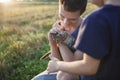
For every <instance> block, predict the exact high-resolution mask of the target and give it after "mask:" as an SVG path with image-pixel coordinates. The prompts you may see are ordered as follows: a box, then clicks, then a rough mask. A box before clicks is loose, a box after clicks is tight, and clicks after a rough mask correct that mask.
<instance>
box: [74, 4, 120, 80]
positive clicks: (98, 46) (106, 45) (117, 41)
mask: <svg viewBox="0 0 120 80" xmlns="http://www.w3.org/2000/svg"><path fill="white" fill-rule="evenodd" d="M79 34H80V37H79V41H80V42H79V44H78V46H77V47H76V49H78V50H80V51H82V52H85V53H86V54H88V55H90V56H91V57H93V58H96V59H99V60H101V63H100V66H99V69H98V71H97V73H96V74H95V75H91V76H87V75H86V76H85V75H84V76H82V80H119V79H120V6H113V5H105V6H103V7H102V8H101V9H99V10H97V11H95V12H93V13H92V14H90V15H89V16H88V17H87V18H86V19H85V21H84V22H83V24H82V25H81V27H80V32H79Z"/></svg>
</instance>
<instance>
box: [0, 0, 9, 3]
mask: <svg viewBox="0 0 120 80" xmlns="http://www.w3.org/2000/svg"><path fill="white" fill-rule="evenodd" d="M8 2H10V0H0V3H8Z"/></svg>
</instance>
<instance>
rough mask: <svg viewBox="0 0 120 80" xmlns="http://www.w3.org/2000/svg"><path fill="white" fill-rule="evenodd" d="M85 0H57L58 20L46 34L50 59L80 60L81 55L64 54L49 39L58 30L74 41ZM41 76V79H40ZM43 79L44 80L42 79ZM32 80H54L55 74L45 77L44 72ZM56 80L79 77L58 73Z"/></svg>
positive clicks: (57, 45)
mask: <svg viewBox="0 0 120 80" xmlns="http://www.w3.org/2000/svg"><path fill="white" fill-rule="evenodd" d="M86 5H87V0H75V1H74V0H59V18H60V21H57V22H56V23H55V24H54V25H53V28H52V29H51V30H50V32H49V34H48V39H49V43H50V47H51V55H50V56H51V57H56V58H58V59H59V60H63V61H74V60H78V59H81V58H82V54H79V55H78V54H73V53H69V54H64V53H63V52H62V50H61V49H62V48H61V47H60V46H59V44H57V43H56V42H55V41H54V40H53V39H52V37H51V35H50V34H51V33H55V32H58V31H60V30H65V31H67V32H68V33H69V34H70V35H72V36H73V37H74V38H75V39H76V38H77V34H78V30H79V26H80V24H81V22H82V18H81V17H80V16H81V15H82V14H83V12H84V11H85V9H86ZM41 76H42V77H41ZM43 78H44V79H43ZM32 80H56V75H55V74H50V75H46V71H45V72H44V73H42V74H39V75H37V76H36V77H34V78H33V79H32ZM57 80H79V75H75V74H68V73H65V72H62V71H60V72H58V74H57Z"/></svg>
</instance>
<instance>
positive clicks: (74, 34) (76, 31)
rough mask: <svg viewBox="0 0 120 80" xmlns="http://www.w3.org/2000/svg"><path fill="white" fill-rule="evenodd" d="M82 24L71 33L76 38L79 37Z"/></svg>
mask: <svg viewBox="0 0 120 80" xmlns="http://www.w3.org/2000/svg"><path fill="white" fill-rule="evenodd" d="M79 28H80V26H78V27H77V28H76V29H75V31H74V32H73V33H72V34H71V35H72V36H73V37H74V38H75V39H77V36H78V32H79Z"/></svg>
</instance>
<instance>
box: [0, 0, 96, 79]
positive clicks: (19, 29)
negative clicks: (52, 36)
mask: <svg viewBox="0 0 120 80" xmlns="http://www.w3.org/2000/svg"><path fill="white" fill-rule="evenodd" d="M57 9H58V3H57V2H56V1H51V2H43V1H42V2H19V3H11V4H7V5H6V4H2V5H0V80H30V79H31V78H32V77H34V76H35V75H37V74H38V73H40V72H42V71H43V70H45V68H46V66H47V63H48V60H45V61H40V60H39V58H40V57H41V56H42V55H43V54H45V53H46V52H48V51H49V50H50V47H49V45H48V39H47V33H48V31H49V30H50V28H51V27H52V25H53V23H54V22H55V21H56V20H57V14H58V10H57ZM95 9H97V7H96V6H94V5H91V4H88V7H87V10H86V12H85V13H84V15H83V17H84V16H85V15H87V14H89V13H90V12H92V11H93V10H95Z"/></svg>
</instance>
